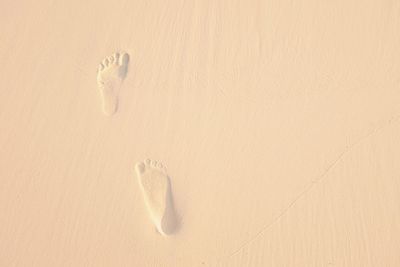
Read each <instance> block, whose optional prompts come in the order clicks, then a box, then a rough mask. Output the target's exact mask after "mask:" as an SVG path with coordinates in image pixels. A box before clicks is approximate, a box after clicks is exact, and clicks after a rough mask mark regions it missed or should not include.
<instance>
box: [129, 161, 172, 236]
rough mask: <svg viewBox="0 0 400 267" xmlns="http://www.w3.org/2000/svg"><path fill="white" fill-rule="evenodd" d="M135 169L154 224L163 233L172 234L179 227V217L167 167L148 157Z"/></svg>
mask: <svg viewBox="0 0 400 267" xmlns="http://www.w3.org/2000/svg"><path fill="white" fill-rule="evenodd" d="M135 169H136V173H137V176H138V179H139V184H140V187H141V189H142V193H143V196H144V200H145V203H146V206H147V209H148V211H149V213H150V217H151V219H152V221H153V223H154V225H155V226H156V228H157V230H158V232H160V233H161V234H162V235H170V234H172V233H173V232H174V231H175V230H176V228H177V219H176V218H177V217H176V213H175V209H174V206H173V201H172V192H171V183H170V180H169V178H168V175H167V173H166V170H165V168H164V167H163V166H162V164H161V163H158V162H157V161H154V160H149V159H147V160H145V161H144V162H140V163H138V164H136V166H135Z"/></svg>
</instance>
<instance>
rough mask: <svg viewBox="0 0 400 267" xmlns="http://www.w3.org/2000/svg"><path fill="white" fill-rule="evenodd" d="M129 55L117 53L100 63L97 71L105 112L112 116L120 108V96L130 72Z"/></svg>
mask: <svg viewBox="0 0 400 267" xmlns="http://www.w3.org/2000/svg"><path fill="white" fill-rule="evenodd" d="M128 63H129V55H128V54H127V53H123V54H122V55H120V54H119V53H115V54H114V55H112V56H110V57H108V58H105V59H104V60H103V62H101V63H100V65H99V68H98V71H97V84H98V87H99V90H100V95H101V99H102V104H103V112H104V114H106V115H109V116H110V115H112V114H114V113H115V112H116V111H117V108H118V94H119V89H120V87H121V85H122V82H123V80H124V79H125V77H126V73H127V72H128Z"/></svg>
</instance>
